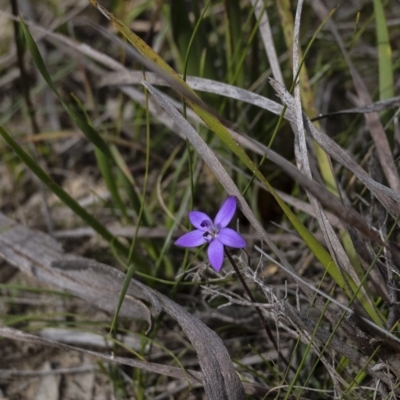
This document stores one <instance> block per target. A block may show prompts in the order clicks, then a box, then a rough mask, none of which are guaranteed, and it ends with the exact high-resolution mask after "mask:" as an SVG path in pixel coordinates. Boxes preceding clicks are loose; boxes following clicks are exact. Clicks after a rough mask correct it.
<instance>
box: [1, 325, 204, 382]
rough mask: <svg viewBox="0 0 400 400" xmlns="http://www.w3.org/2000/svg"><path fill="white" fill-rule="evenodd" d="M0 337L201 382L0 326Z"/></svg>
mask: <svg viewBox="0 0 400 400" xmlns="http://www.w3.org/2000/svg"><path fill="white" fill-rule="evenodd" d="M0 336H2V337H5V338H8V339H11V340H18V341H23V342H27V343H32V344H36V345H40V346H46V347H54V348H57V349H59V350H64V351H71V350H72V351H78V352H80V353H86V354H91V355H94V356H96V357H98V358H102V359H104V360H107V361H110V362H115V363H118V364H123V365H129V366H131V367H135V368H140V369H143V370H145V371H148V372H154V373H156V374H161V375H166V376H170V377H173V378H177V379H185V380H188V381H189V382H190V383H201V380H202V374H201V372H197V371H186V373H185V371H182V369H180V368H177V367H171V366H169V365H162V364H156V363H152V362H148V361H140V360H133V359H131V358H125V357H116V356H113V355H112V354H104V353H100V352H97V351H93V350H86V349H83V348H80V347H76V346H71V345H68V344H64V343H60V342H56V341H54V340H50V339H45V338H42V337H40V336H35V335H31V334H29V333H25V332H22V331H20V330H17V329H13V328H8V327H5V326H0Z"/></svg>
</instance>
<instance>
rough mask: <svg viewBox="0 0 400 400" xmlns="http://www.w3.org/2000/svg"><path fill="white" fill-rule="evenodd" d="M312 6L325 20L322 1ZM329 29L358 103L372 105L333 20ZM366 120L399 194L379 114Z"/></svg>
mask: <svg viewBox="0 0 400 400" xmlns="http://www.w3.org/2000/svg"><path fill="white" fill-rule="evenodd" d="M311 4H312V7H313V8H314V10H315V12H316V14H317V15H318V16H319V18H321V19H323V18H324V17H325V15H326V14H327V13H328V10H327V9H326V7H325V5H324V4H323V3H322V1H321V0H315V1H312V2H311ZM328 27H329V28H330V29H331V31H332V33H333V35H334V37H335V39H336V41H337V43H338V45H339V47H340V50H341V51H342V54H343V56H344V58H345V60H346V63H347V65H348V67H349V71H350V74H351V76H352V79H353V83H354V88H355V89H356V92H357V96H358V103H359V104H358V106H360V107H362V106H366V105H368V104H370V103H372V99H371V96H370V94H369V92H368V89H367V86H366V85H365V82H364V81H363V79H362V78H361V76H360V74H359V73H358V71H357V69H356V68H355V66H354V65H353V63H352V61H351V59H350V56H349V55H348V53H347V51H346V48H345V45H344V43H343V40H342V38H341V36H340V34H339V31H338V30H337V28H336V25H335V24H334V22H333V21H332V20H330V21H329V22H328ZM364 118H365V121H366V123H367V127H368V130H369V132H370V134H371V137H372V139H373V141H374V143H375V146H376V151H377V153H378V158H379V162H380V164H381V166H382V170H383V172H384V174H385V176H386V179H387V180H388V182H389V186H390V187H391V188H392V189H393V190H394V191H396V192H397V193H400V177H399V173H398V171H397V169H396V164H395V162H394V159H393V154H392V152H391V150H390V146H389V141H388V139H387V137H386V134H385V131H384V129H383V126H382V123H381V121H380V119H379V114H377V113H370V114H365V115H364ZM397 215H398V214H397Z"/></svg>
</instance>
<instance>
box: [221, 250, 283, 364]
mask: <svg viewBox="0 0 400 400" xmlns="http://www.w3.org/2000/svg"><path fill="white" fill-rule="evenodd" d="M225 255H226V257H227V258H228V260H229V262H230V263H231V264H232V267H233V269H234V270H235V272H236V275H237V276H238V278H239V280H240V283H241V284H242V286H243V288H244V290H245V292H246V293H247V295H248V296H249V298H250V301H251V302H252V303H256V300H255V298H254V296H253V293H251V291H250V289H249V287H248V286H247V283H246V281H245V280H244V278H243V276H242V274H241V272H240V271H239V268H238V266H237V265H236V263H235V261H234V259H233V257H232V255H231V253H230V252H229V250H228V249H227V248H226V247H225ZM254 307H255V309H256V311H257V314H258V316H259V318H260V321H261V324H262V326H263V328H264V330H265V333H266V334H267V337H268V339H269V340H270V341H271V342H272V344H273V345H274V347H275V350H276V351H277V352H278V354H279V356H280V357H281V358H282V360H283V361H284V362H285V364H286V365H289V363H288V361H287V360H286V358H285V357H284V356H283V354H282V353H281V352H280V350H279V349H278V344H277V343H276V340H275V338H274V336H273V335H272V332H271V328H270V327H269V324H268V322H267V321H266V319H265V318H264V315H263V313H262V312H261V310H260V307H258V306H254Z"/></svg>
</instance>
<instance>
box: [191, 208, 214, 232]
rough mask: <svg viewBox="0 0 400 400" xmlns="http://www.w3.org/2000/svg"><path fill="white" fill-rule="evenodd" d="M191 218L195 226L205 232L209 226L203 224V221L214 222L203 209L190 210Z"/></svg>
mask: <svg viewBox="0 0 400 400" xmlns="http://www.w3.org/2000/svg"><path fill="white" fill-rule="evenodd" d="M189 220H190V222H191V223H192V225H193V226H194V227H195V228H197V229H200V230H201V231H203V232H205V231H206V230H207V227H205V226H201V223H202V222H204V221H209V222H210V223H212V221H211V219H210V217H209V216H208V215H207V214H205V213H203V212H201V211H190V212H189Z"/></svg>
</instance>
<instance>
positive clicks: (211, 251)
mask: <svg viewBox="0 0 400 400" xmlns="http://www.w3.org/2000/svg"><path fill="white" fill-rule="evenodd" d="M208 259H209V260H210V264H211V266H212V267H213V268H214V269H215V271H217V272H219V271H220V270H221V268H222V264H223V262H224V245H223V244H222V243H221V242H220V241H219V240H213V241H212V242H211V243H210V245H209V246H208Z"/></svg>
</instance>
